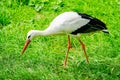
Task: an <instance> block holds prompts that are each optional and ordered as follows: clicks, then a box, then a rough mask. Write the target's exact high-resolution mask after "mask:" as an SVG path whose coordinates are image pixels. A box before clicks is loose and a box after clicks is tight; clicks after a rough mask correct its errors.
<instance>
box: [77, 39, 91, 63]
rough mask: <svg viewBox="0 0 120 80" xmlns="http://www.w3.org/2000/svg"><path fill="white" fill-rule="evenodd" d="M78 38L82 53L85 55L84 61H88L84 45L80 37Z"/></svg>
mask: <svg viewBox="0 0 120 80" xmlns="http://www.w3.org/2000/svg"><path fill="white" fill-rule="evenodd" d="M78 40H79V42H80V44H81V45H82V49H83V51H84V55H85V57H86V61H87V62H89V61H88V56H87V54H86V49H85V45H84V43H83V42H82V41H81V40H80V39H78Z"/></svg>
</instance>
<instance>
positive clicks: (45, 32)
mask: <svg viewBox="0 0 120 80" xmlns="http://www.w3.org/2000/svg"><path fill="white" fill-rule="evenodd" d="M34 35H35V36H48V35H52V33H51V32H50V31H48V30H43V31H41V30H34Z"/></svg>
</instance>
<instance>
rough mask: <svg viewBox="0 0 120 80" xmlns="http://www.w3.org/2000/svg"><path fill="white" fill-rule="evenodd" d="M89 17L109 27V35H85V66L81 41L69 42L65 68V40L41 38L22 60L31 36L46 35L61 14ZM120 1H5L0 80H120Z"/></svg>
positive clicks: (0, 14) (0, 6)
mask: <svg viewBox="0 0 120 80" xmlns="http://www.w3.org/2000/svg"><path fill="white" fill-rule="evenodd" d="M66 11H76V12H82V13H87V14H89V15H91V16H94V17H96V18H98V19H100V20H102V21H103V22H105V23H106V25H107V27H108V30H109V32H110V34H109V35H108V34H104V33H103V32H100V31H99V32H95V33H88V34H81V36H80V38H81V40H82V41H83V42H84V44H85V45H86V50H87V55H88V56H89V63H87V62H86V59H85V56H84V53H83V50H82V48H81V45H80V44H79V42H78V41H77V40H76V39H75V38H74V36H72V37H71V46H72V48H71V50H70V52H69V56H68V63H67V66H66V67H65V68H63V67H62V65H63V61H64V58H65V52H66V50H67V35H64V36H60V35H58V36H40V37H37V38H35V39H33V40H32V42H31V43H30V45H29V46H28V48H27V50H26V51H25V53H24V55H21V51H22V48H23V46H24V43H25V40H26V36H27V32H28V31H29V30H44V29H46V28H47V27H48V26H49V24H50V22H51V21H52V20H53V19H54V18H55V17H56V16H57V15H59V14H60V13H63V12H66ZM119 79H120V1H119V0H94V1H93V0H1V1H0V80H119Z"/></svg>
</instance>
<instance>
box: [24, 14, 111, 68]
mask: <svg viewBox="0 0 120 80" xmlns="http://www.w3.org/2000/svg"><path fill="white" fill-rule="evenodd" d="M95 31H103V32H104V33H109V31H108V30H107V27H106V25H105V23H104V22H102V21H101V20H99V19H97V18H95V17H92V16H90V15H88V14H85V13H78V12H64V13H62V14H60V15H58V16H57V17H56V18H55V19H53V21H52V22H51V23H50V25H49V27H48V28H47V29H45V30H30V31H29V32H28V34H27V40H26V43H25V45H24V47H23V49H22V54H23V53H24V52H25V50H26V48H27V46H28V44H29V43H30V42H31V40H32V39H33V38H34V37H37V36H49V35H59V34H64V35H68V47H67V52H66V56H65V60H64V64H63V65H64V66H66V63H67V59H68V53H69V50H70V48H71V47H70V36H71V35H74V36H75V37H76V38H77V40H78V41H79V42H80V44H81V45H82V49H83V51H84V55H85V57H86V61H87V62H89V61H88V56H87V54H86V49H85V45H84V43H83V42H82V41H81V40H80V36H79V35H80V34H82V33H90V32H95Z"/></svg>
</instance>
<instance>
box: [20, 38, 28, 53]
mask: <svg viewBox="0 0 120 80" xmlns="http://www.w3.org/2000/svg"><path fill="white" fill-rule="evenodd" d="M29 43H30V40H29V39H28V40H26V42H25V45H24V47H23V49H22V54H23V53H24V52H25V50H26V48H27V46H28V44H29Z"/></svg>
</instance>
